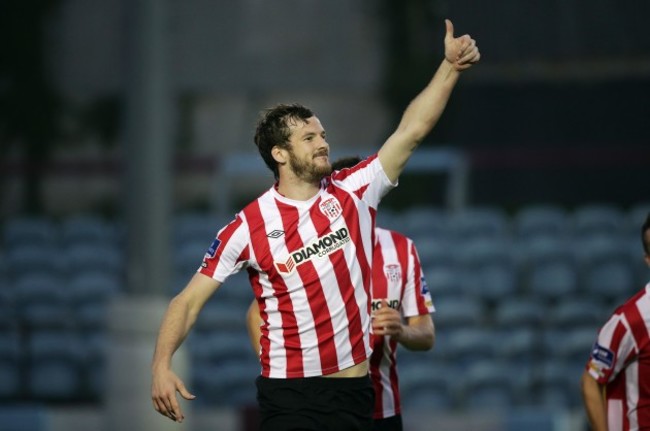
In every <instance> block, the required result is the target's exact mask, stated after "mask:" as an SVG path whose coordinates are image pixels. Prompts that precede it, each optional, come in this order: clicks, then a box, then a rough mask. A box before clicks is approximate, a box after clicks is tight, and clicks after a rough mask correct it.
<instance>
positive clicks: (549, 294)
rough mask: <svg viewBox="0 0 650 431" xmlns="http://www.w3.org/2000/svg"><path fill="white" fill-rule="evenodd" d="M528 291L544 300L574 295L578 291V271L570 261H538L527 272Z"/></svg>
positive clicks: (554, 299)
mask: <svg viewBox="0 0 650 431" xmlns="http://www.w3.org/2000/svg"><path fill="white" fill-rule="evenodd" d="M527 282H528V283H527V285H528V293H529V294H530V295H533V297H535V298H538V299H540V300H542V301H546V302H554V301H557V300H559V299H560V298H564V297H569V296H573V295H576V294H577V293H578V291H579V286H580V285H579V278H578V271H577V269H576V268H575V265H573V264H572V263H571V262H566V261H564V262H563V261H556V262H539V263H537V264H534V265H533V268H532V269H531V270H530V273H529V274H528V280H527Z"/></svg>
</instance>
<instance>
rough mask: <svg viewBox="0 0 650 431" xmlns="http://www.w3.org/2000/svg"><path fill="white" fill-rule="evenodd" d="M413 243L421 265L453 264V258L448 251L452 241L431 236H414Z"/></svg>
mask: <svg viewBox="0 0 650 431" xmlns="http://www.w3.org/2000/svg"><path fill="white" fill-rule="evenodd" d="M414 244H415V248H416V249H417V251H418V257H419V258H420V264H421V265H422V266H423V267H427V266H436V267H440V266H445V267H449V266H453V264H454V259H453V256H452V253H451V252H450V247H451V245H452V243H450V242H449V241H447V240H445V239H441V238H433V237H415V239H414Z"/></svg>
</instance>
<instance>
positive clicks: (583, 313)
mask: <svg viewBox="0 0 650 431" xmlns="http://www.w3.org/2000/svg"><path fill="white" fill-rule="evenodd" d="M609 313H610V310H609V308H606V307H604V306H603V303H602V301H600V300H599V298H595V297H593V296H587V297H584V296H579V297H575V298H565V299H563V300H562V301H559V302H558V303H557V304H556V305H555V306H553V307H551V309H550V310H549V311H548V315H547V324H548V326H549V327H554V328H557V329H568V328H582V327H591V328H598V327H599V325H601V324H602V323H604V322H605V321H606V320H607V318H608V317H609Z"/></svg>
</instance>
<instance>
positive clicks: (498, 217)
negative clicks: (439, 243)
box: [447, 206, 511, 241]
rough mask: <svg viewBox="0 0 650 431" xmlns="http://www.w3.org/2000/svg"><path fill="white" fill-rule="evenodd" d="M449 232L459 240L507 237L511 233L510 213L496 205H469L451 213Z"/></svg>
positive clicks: (448, 222)
mask: <svg viewBox="0 0 650 431" xmlns="http://www.w3.org/2000/svg"><path fill="white" fill-rule="evenodd" d="M447 230H448V234H449V235H451V236H452V237H453V238H455V239H457V240H461V241H462V240H468V239H479V238H506V237H509V236H510V235H511V230H510V219H509V217H508V215H507V214H506V213H505V212H504V211H503V210H501V209H500V208H496V207H489V206H485V207H469V208H466V209H463V210H461V211H459V212H455V213H451V214H450V215H449V216H448V220H447Z"/></svg>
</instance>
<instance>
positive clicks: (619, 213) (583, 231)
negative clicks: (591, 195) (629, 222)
mask: <svg viewBox="0 0 650 431" xmlns="http://www.w3.org/2000/svg"><path fill="white" fill-rule="evenodd" d="M572 220H573V231H574V234H575V235H576V236H577V237H578V238H583V237H593V236H599V235H608V236H618V235H621V234H622V233H623V231H624V225H625V214H624V213H623V210H622V209H621V208H620V207H618V206H617V205H614V204H606V203H595V204H585V205H582V206H580V207H578V208H576V209H575V210H574V212H573V214H572Z"/></svg>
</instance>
